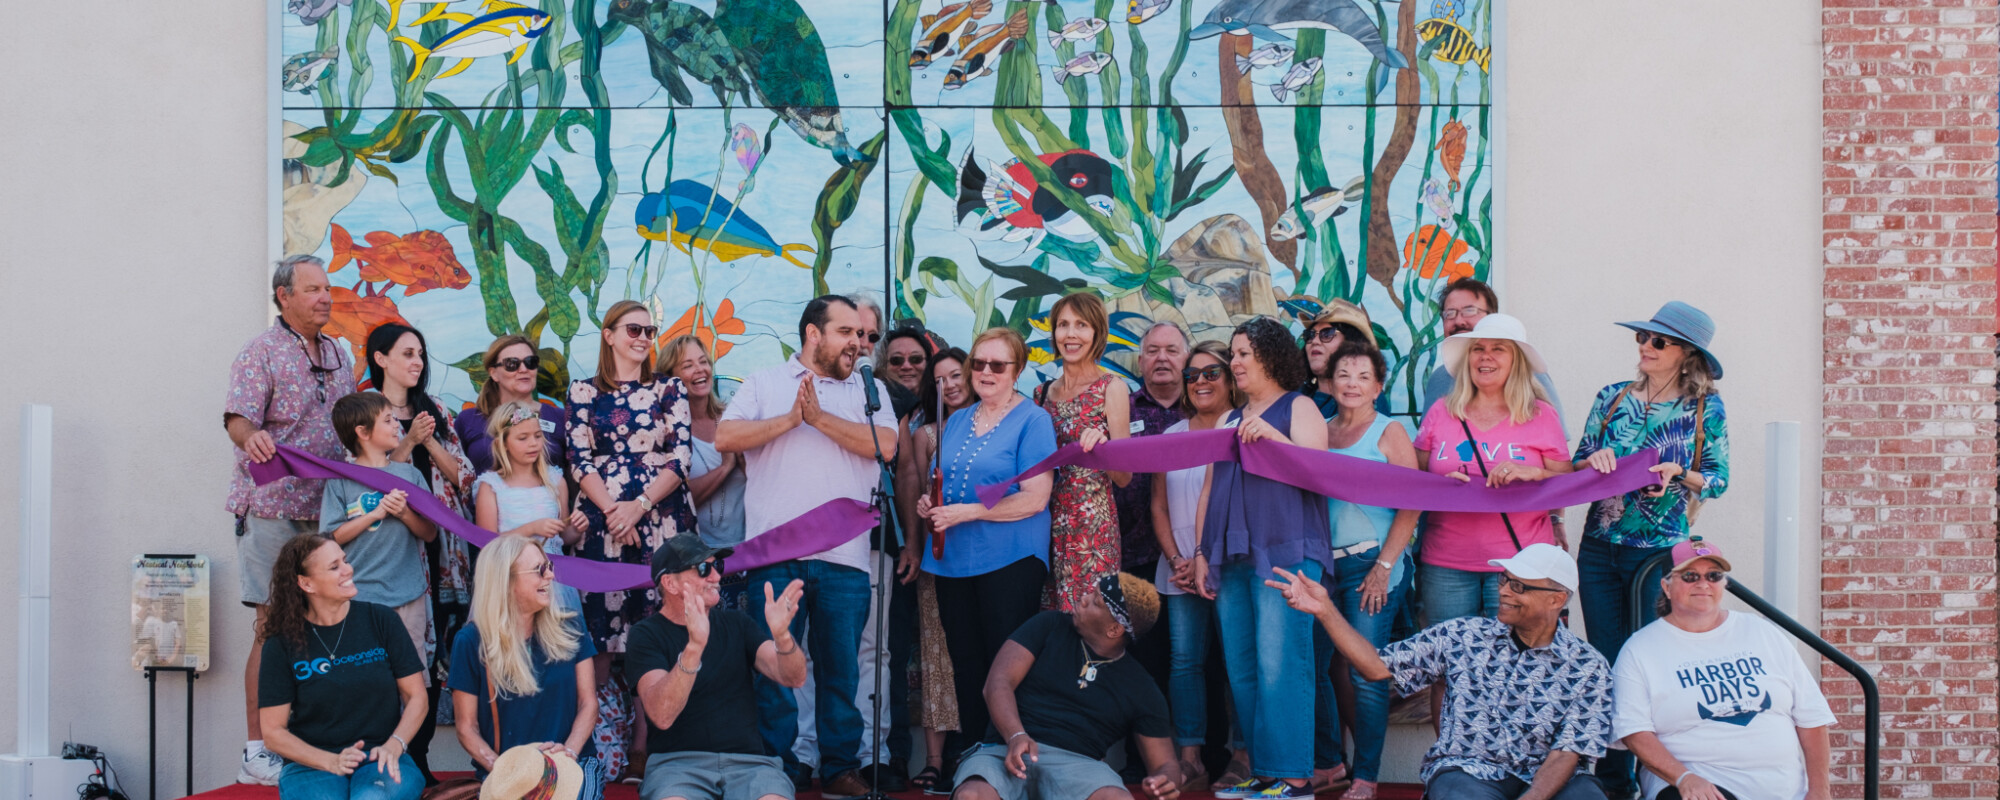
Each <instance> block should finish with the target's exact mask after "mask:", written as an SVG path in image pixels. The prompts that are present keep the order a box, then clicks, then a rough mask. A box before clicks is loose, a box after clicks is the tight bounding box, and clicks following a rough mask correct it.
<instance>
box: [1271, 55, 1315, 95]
mask: <svg viewBox="0 0 2000 800" xmlns="http://www.w3.org/2000/svg"><path fill="white" fill-rule="evenodd" d="M1319 66H1320V60H1319V59H1317V58H1308V59H1306V60H1304V61H1301V62H1299V63H1297V64H1293V65H1292V68H1291V69H1290V70H1288V71H1286V72H1285V77H1284V78H1283V79H1281V80H1279V81H1278V82H1277V83H1274V84H1272V85H1271V97H1273V98H1275V99H1276V100H1277V101H1278V102H1280V103H1282V102H1285V96H1286V95H1289V94H1293V93H1295V92H1297V91H1299V90H1300V89H1304V88H1306V84H1309V83H1312V82H1313V79H1314V78H1317V77H1319Z"/></svg>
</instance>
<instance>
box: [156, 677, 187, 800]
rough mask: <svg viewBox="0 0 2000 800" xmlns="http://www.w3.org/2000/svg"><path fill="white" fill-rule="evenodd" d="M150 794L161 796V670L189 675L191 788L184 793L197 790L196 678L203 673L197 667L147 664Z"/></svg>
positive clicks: (157, 798) (157, 799)
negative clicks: (195, 771)
mask: <svg viewBox="0 0 2000 800" xmlns="http://www.w3.org/2000/svg"><path fill="white" fill-rule="evenodd" d="M145 672H146V796H147V797H148V798H150V799H151V800H159V797H160V776H159V772H160V771H159V747H160V692H159V689H160V673H162V672H181V673H186V675H187V740H186V742H184V744H185V746H186V751H187V772H186V777H187V791H186V792H185V793H184V794H183V796H187V795H192V794H194V679H195V678H198V677H201V676H200V675H199V674H198V673H196V672H195V671H194V667H146V668H145Z"/></svg>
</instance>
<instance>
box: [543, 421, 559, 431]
mask: <svg viewBox="0 0 2000 800" xmlns="http://www.w3.org/2000/svg"><path fill="white" fill-rule="evenodd" d="M541 423H542V432H543V433H555V432H556V424H555V423H554V422H551V421H549V420H546V419H545V420H541Z"/></svg>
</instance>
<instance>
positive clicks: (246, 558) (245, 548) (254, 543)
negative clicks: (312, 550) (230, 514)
mask: <svg viewBox="0 0 2000 800" xmlns="http://www.w3.org/2000/svg"><path fill="white" fill-rule="evenodd" d="M301 533H319V520H316V519H271V518H269V517H252V516H241V517H237V518H236V578H237V581H238V588H239V590H240V592H241V594H242V597H243V604H244V605H246V606H251V607H256V606H261V605H263V604H265V603H266V602H269V601H270V599H271V567H272V565H274V564H277V563H278V551H280V550H283V549H285V543H286V542H289V541H291V540H292V537H294V536H297V535H299V534H301Z"/></svg>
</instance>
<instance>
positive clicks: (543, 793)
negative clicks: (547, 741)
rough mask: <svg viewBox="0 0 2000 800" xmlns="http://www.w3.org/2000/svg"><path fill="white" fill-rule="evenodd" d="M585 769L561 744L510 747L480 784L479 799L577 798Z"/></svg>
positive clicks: (580, 791)
mask: <svg viewBox="0 0 2000 800" xmlns="http://www.w3.org/2000/svg"><path fill="white" fill-rule="evenodd" d="M582 791H583V768H582V767H579V766H577V763H576V760H575V759H572V758H570V757H569V754H568V753H565V752H563V751H562V749H561V748H559V747H539V746H536V745H532V744H524V745H517V746H515V747H509V748H507V752H505V753H501V754H500V757H499V758H495V759H493V770H492V771H491V772H489V773H487V775H486V780H485V781H483V782H481V783H480V784H479V800H578V798H577V796H578V795H579V794H581V793H582Z"/></svg>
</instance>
